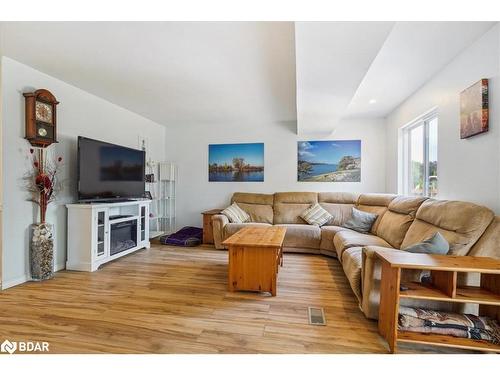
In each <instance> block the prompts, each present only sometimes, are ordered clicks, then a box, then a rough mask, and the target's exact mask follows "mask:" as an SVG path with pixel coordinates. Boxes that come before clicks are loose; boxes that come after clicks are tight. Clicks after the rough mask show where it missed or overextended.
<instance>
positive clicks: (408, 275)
mask: <svg viewBox="0 0 500 375" xmlns="http://www.w3.org/2000/svg"><path fill="white" fill-rule="evenodd" d="M377 250H384V251H387V250H390V251H398V252H405V251H403V250H397V249H390V248H386V247H380V246H366V247H363V254H362V265H361V288H362V289H361V291H362V296H363V300H362V303H361V309H362V310H363V313H364V314H365V316H366V317H367V318H371V319H378V307H379V304H380V280H381V278H382V266H381V265H382V263H381V260H380V258H379V257H377V254H376V252H377ZM426 274H429V272H428V271H423V270H409V269H405V270H402V271H401V283H404V282H419V281H420V280H421V278H422V276H423V275H426Z"/></svg>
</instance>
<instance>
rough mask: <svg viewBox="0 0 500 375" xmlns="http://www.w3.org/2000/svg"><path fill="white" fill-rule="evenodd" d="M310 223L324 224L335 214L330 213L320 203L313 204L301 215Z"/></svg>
mask: <svg viewBox="0 0 500 375" xmlns="http://www.w3.org/2000/svg"><path fill="white" fill-rule="evenodd" d="M300 217H301V218H302V219H304V220H305V221H306V222H307V223H308V224H311V225H317V226H319V227H320V226H322V225H324V224H326V223H328V222H329V221H330V220H332V219H333V216H332V215H330V214H329V213H328V211H327V210H325V209H324V208H323V207H321V206H320V205H319V204H318V203H316V204H314V205H312V206H311V207H309V208H308V209H307V210H305V211H304V212H302V214H301V215H300Z"/></svg>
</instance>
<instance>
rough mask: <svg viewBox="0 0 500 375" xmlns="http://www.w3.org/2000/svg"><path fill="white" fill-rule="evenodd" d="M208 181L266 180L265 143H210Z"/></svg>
mask: <svg viewBox="0 0 500 375" xmlns="http://www.w3.org/2000/svg"><path fill="white" fill-rule="evenodd" d="M208 181H211V182H213V181H221V182H235V181H239V182H262V181H264V143H236V144H221V145H208Z"/></svg>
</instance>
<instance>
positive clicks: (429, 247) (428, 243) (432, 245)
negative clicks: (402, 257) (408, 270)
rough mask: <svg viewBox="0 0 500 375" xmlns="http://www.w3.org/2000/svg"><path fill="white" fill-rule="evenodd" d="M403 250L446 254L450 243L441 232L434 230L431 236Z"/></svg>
mask: <svg viewBox="0 0 500 375" xmlns="http://www.w3.org/2000/svg"><path fill="white" fill-rule="evenodd" d="M403 250H404V251H409V252H410V253H420V254H439V255H446V254H448V251H450V244H449V243H448V241H446V238H444V237H443V235H442V234H441V233H439V232H436V233H434V235H433V236H432V237H430V238H427V239H426V240H423V241H422V242H419V243H416V244H415V245H412V246H408V247H406V248H404V249H403Z"/></svg>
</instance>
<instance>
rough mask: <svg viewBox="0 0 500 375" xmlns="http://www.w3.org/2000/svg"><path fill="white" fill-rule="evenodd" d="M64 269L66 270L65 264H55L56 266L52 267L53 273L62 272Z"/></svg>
mask: <svg viewBox="0 0 500 375" xmlns="http://www.w3.org/2000/svg"><path fill="white" fill-rule="evenodd" d="M65 269H66V264H65V263H59V264H56V266H55V267H54V272H57V271H62V270H65Z"/></svg>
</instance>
